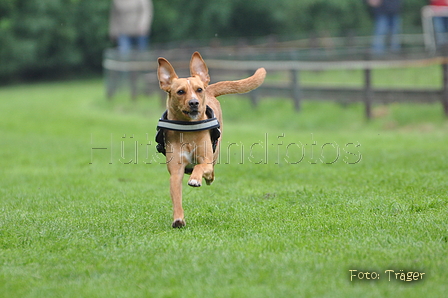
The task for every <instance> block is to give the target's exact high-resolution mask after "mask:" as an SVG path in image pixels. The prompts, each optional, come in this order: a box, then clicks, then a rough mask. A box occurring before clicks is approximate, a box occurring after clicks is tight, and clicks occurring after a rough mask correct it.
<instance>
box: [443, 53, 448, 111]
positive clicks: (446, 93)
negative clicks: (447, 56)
mask: <svg viewBox="0 0 448 298" xmlns="http://www.w3.org/2000/svg"><path fill="white" fill-rule="evenodd" d="M442 73H443V91H442V106H443V111H444V113H445V116H448V64H447V62H446V61H443V63H442Z"/></svg>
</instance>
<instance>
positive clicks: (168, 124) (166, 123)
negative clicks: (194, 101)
mask: <svg viewBox="0 0 448 298" xmlns="http://www.w3.org/2000/svg"><path fill="white" fill-rule="evenodd" d="M205 113H206V115H207V117H208V118H209V119H206V120H202V121H176V120H168V111H165V112H164V113H163V115H162V117H161V118H160V119H159V122H158V123H157V134H156V142H157V146H156V148H157V151H158V152H159V153H162V154H163V155H166V145H165V130H174V131H185V132H192V131H202V130H210V138H211V140H212V146H213V152H215V151H216V146H217V145H218V139H219V137H220V136H221V130H220V129H219V128H220V126H221V125H220V124H219V121H218V119H216V117H215V114H214V113H213V110H212V109H211V108H210V107H209V106H207V107H206V110H205Z"/></svg>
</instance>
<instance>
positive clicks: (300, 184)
mask: <svg viewBox="0 0 448 298" xmlns="http://www.w3.org/2000/svg"><path fill="white" fill-rule="evenodd" d="M313 75H315V74H311V75H310V76H313ZM103 93H104V92H103V86H102V83H101V82H100V81H77V82H65V83H46V84H35V85H20V86H13V87H2V88H0V140H1V141H0V142H1V148H0V169H1V171H0V196H1V204H0V296H1V297H444V296H445V295H446V293H447V292H448V283H447V280H448V271H447V266H448V222H447V219H448V216H447V214H448V196H447V193H448V150H447V148H448V123H447V121H446V119H445V118H444V117H443V114H442V109H441V106H440V105H405V104H401V105H398V104H393V105H389V106H376V107H375V111H374V112H375V115H376V118H375V119H373V120H372V121H370V122H368V123H367V122H365V120H364V119H363V107H362V105H361V104H359V105H358V104H353V105H349V106H345V107H344V106H341V105H339V104H336V103H332V102H319V103H313V102H304V104H303V110H302V112H301V113H299V114H298V113H295V112H294V111H293V106H292V103H291V102H290V101H288V100H281V99H276V100H274V99H271V100H268V99H266V100H263V101H262V102H261V103H260V106H259V107H258V108H257V109H255V110H253V109H251V106H250V104H249V100H248V99H246V98H244V97H232V96H226V97H222V98H221V102H222V106H223V110H224V121H225V123H224V125H225V129H224V139H223V144H222V154H221V159H220V162H219V164H218V165H217V166H216V175H217V178H216V181H215V183H214V184H213V185H212V186H203V187H201V188H199V189H195V188H190V187H188V186H187V185H186V179H185V180H184V182H185V183H184V185H185V186H184V209H185V212H186V220H187V227H186V228H184V229H172V228H171V213H172V209H171V201H170V198H169V183H168V178H169V176H168V173H167V171H166V167H165V165H164V164H163V162H164V160H163V158H162V156H160V155H157V154H155V146H154V141H153V138H154V134H155V126H156V123H157V119H158V117H159V116H160V115H161V113H162V111H163V108H162V107H161V105H160V102H159V99H158V98H157V97H155V98H150V99H147V98H143V97H142V98H139V101H138V102H137V103H131V102H129V101H128V98H127V97H124V96H123V97H118V98H116V99H115V100H114V101H113V102H107V101H106V100H105V99H104V95H103ZM92 148H105V149H92ZM350 270H357V271H350ZM388 270H393V271H394V272H392V271H388ZM359 272H370V274H365V275H358V274H359ZM405 272H418V273H417V275H409V276H408V275H406V274H401V273H405ZM396 273H397V275H396ZM420 273H422V274H420ZM423 273H424V274H423ZM351 275H354V276H351ZM358 276H359V277H365V278H364V279H362V280H360V279H359V278H358ZM368 277H370V278H375V279H370V280H367V278H368ZM400 278H404V279H406V278H407V279H414V278H415V279H418V280H417V281H402V280H400Z"/></svg>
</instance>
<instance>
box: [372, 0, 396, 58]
mask: <svg viewBox="0 0 448 298" xmlns="http://www.w3.org/2000/svg"><path fill="white" fill-rule="evenodd" d="M367 4H368V5H369V6H370V7H371V8H372V11H373V15H374V21H375V29H374V37H373V42H372V52H373V53H374V54H377V55H381V54H384V53H385V52H386V37H387V35H388V34H389V35H390V50H391V51H392V52H398V51H400V48H401V44H400V36H399V33H400V31H401V17H400V13H401V4H402V0H367Z"/></svg>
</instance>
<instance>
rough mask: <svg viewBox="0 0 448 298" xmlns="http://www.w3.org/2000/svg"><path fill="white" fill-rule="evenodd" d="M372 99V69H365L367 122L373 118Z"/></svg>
mask: <svg viewBox="0 0 448 298" xmlns="http://www.w3.org/2000/svg"><path fill="white" fill-rule="evenodd" d="M372 99H373V90H372V70H371V69H370V68H366V69H364V104H365V114H366V118H367V120H370V119H371V118H372Z"/></svg>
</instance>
